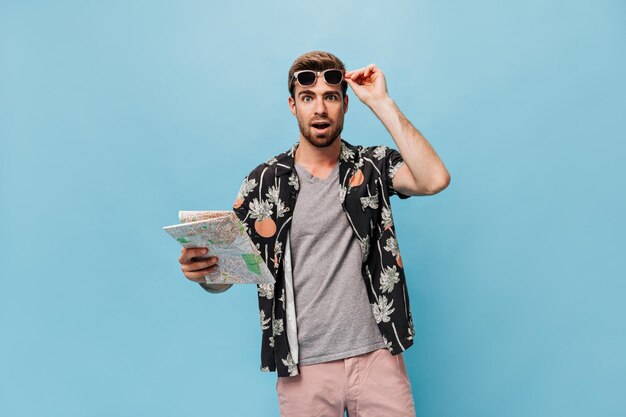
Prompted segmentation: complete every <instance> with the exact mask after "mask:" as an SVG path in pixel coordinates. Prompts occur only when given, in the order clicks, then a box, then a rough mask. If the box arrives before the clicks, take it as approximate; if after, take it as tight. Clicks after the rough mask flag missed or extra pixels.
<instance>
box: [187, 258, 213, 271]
mask: <svg viewBox="0 0 626 417" xmlns="http://www.w3.org/2000/svg"><path fill="white" fill-rule="evenodd" d="M217 260H218V259H217V258H216V257H215V256H213V257H211V258H209V259H206V260H202V261H197V262H189V263H183V264H181V267H180V269H182V271H183V272H194V271H198V270H201V269H204V268H209V267H211V266H213V265H217Z"/></svg>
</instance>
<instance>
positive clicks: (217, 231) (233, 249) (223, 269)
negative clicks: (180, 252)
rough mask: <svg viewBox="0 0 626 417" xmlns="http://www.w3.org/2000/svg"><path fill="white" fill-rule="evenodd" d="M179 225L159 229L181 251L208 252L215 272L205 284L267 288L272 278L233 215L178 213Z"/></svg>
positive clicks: (203, 212)
mask: <svg viewBox="0 0 626 417" xmlns="http://www.w3.org/2000/svg"><path fill="white" fill-rule="evenodd" d="M178 219H179V221H180V224H177V225H174V226H166V227H164V228H163V230H165V231H166V232H167V233H169V234H170V235H171V236H172V237H173V238H174V239H176V240H177V241H178V243H180V244H181V245H182V246H183V247H185V248H200V247H203V248H208V249H209V252H208V254H207V255H204V256H200V257H198V258H208V257H210V256H217V259H218V261H217V269H216V270H215V271H213V272H211V273H209V274H208V275H207V276H205V277H204V279H205V281H206V283H207V284H269V283H273V282H274V281H275V280H274V277H273V276H272V273H271V272H270V271H269V269H268V268H267V265H266V264H265V262H264V261H263V258H261V255H260V254H259V251H258V249H257V248H256V246H254V244H253V243H252V241H251V240H250V237H249V236H248V234H247V233H246V230H245V229H244V226H243V224H242V223H241V222H240V221H239V219H238V218H237V215H236V214H235V212H233V211H179V212H178Z"/></svg>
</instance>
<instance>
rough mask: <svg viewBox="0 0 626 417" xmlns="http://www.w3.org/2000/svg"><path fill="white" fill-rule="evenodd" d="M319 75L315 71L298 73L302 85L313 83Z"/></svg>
mask: <svg viewBox="0 0 626 417" xmlns="http://www.w3.org/2000/svg"><path fill="white" fill-rule="evenodd" d="M315 78H317V75H316V74H315V73H314V72H313V71H303V72H301V73H300V74H298V82H299V83H300V85H311V84H313V83H314V82H315Z"/></svg>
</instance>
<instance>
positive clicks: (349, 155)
mask: <svg viewBox="0 0 626 417" xmlns="http://www.w3.org/2000/svg"><path fill="white" fill-rule="evenodd" d="M340 140H341V152H340V154H339V171H340V173H341V174H342V176H343V174H344V173H346V172H348V169H349V168H351V169H353V170H355V165H356V163H357V159H358V157H359V156H360V152H359V150H360V149H359V147H357V146H353V145H351V144H350V143H348V142H347V141H345V140H344V139H340ZM298 145H300V143H299V142H296V143H294V144H293V145H291V148H289V149H288V150H287V151H285V152H283V153H281V154H280V155H278V156H276V176H277V177H280V176H282V175H286V174H289V173H290V172H292V171H293V170H294V164H295V159H294V155H295V154H296V149H298Z"/></svg>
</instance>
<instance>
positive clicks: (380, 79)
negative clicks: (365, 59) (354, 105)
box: [344, 64, 389, 107]
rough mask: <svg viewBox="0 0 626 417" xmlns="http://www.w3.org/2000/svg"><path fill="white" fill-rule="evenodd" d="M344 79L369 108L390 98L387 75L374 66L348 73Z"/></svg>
mask: <svg viewBox="0 0 626 417" xmlns="http://www.w3.org/2000/svg"><path fill="white" fill-rule="evenodd" d="M344 79H345V80H346V82H347V83H348V85H349V86H350V87H351V88H352V91H354V94H356V96H357V97H358V98H359V100H361V101H362V102H363V103H365V104H366V105H367V106H369V107H371V105H372V104H373V103H374V102H376V101H378V100H384V99H386V98H387V97H388V96H389V94H388V93H387V83H386V82H385V75H384V74H383V72H382V71H381V70H380V69H379V68H378V67H377V66H376V65H374V64H370V65H368V66H367V67H364V68H359V69H356V70H353V71H348V72H346V73H345V75H344Z"/></svg>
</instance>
